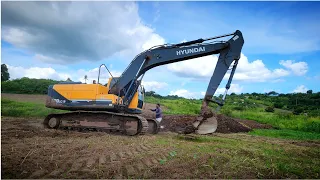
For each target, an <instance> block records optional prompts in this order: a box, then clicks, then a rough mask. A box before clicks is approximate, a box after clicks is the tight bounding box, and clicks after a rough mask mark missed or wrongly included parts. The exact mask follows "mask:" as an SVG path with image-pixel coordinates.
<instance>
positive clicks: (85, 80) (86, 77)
mask: <svg viewBox="0 0 320 180" xmlns="http://www.w3.org/2000/svg"><path fill="white" fill-rule="evenodd" d="M87 80H88V76H87V75H84V82H85V83H87Z"/></svg>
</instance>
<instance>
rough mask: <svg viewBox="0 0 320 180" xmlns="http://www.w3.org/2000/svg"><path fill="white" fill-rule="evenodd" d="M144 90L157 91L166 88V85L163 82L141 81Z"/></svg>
mask: <svg viewBox="0 0 320 180" xmlns="http://www.w3.org/2000/svg"><path fill="white" fill-rule="evenodd" d="M141 84H142V85H143V86H144V88H145V90H146V91H155V92H157V91H158V90H160V89H163V88H166V87H167V86H168V84H167V83H165V82H157V81H142V83H141Z"/></svg>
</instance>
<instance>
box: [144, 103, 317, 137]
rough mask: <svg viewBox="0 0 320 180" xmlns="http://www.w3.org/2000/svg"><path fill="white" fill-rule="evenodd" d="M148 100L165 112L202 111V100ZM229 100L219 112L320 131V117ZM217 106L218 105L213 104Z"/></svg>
mask: <svg viewBox="0 0 320 180" xmlns="http://www.w3.org/2000/svg"><path fill="white" fill-rule="evenodd" d="M146 102H149V103H160V104H162V105H163V106H165V107H166V108H167V110H164V114H188V115H197V114H199V113H200V108H201V101H200V100H188V99H177V100H168V99H159V98H154V97H146ZM232 102H234V100H233V101H230V100H229V101H227V103H226V105H225V106H223V107H222V108H221V110H220V111H219V113H222V114H225V115H227V116H230V117H234V118H239V119H248V120H255V121H257V122H260V123H265V124H270V125H272V126H273V127H274V128H276V129H289V130H299V131H305V132H316V133H320V117H308V116H305V115H293V114H292V113H291V112H290V111H283V110H281V109H276V110H275V112H274V113H272V112H265V110H264V106H263V105H261V104H257V102H255V101H252V100H248V101H244V102H240V103H239V102H237V103H236V104H234V103H232ZM212 107H216V105H212Z"/></svg>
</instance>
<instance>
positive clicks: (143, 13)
mask: <svg viewBox="0 0 320 180" xmlns="http://www.w3.org/2000/svg"><path fill="white" fill-rule="evenodd" d="M1 3H2V4H1V11H2V13H1V64H3V63H4V64H6V65H7V66H8V69H9V73H10V79H15V78H21V77H29V78H49V79H55V80H66V79H67V78H70V79H71V80H73V81H81V82H85V80H84V76H85V75H87V76H88V80H87V83H92V81H93V80H94V79H96V80H97V77H98V68H99V66H100V65H101V64H105V65H106V66H107V67H108V68H109V70H110V71H111V73H112V75H113V76H120V75H121V73H122V72H123V71H124V70H125V69H126V68H127V66H128V65H129V64H130V62H131V61H132V60H133V59H134V57H135V56H136V55H138V54H139V53H141V52H142V51H144V50H146V49H149V48H150V47H152V46H155V45H161V44H165V43H180V42H183V41H190V40H195V39H199V38H209V37H213V36H218V35H222V34H227V33H232V32H234V31H236V30H240V31H241V32H242V33H243V36H244V41H245V43H244V46H243V49H242V54H241V58H240V60H239V64H238V68H237V70H236V73H235V76H234V78H233V81H232V84H231V88H230V89H229V91H228V94H230V93H233V92H234V93H236V94H239V93H252V92H257V93H265V92H269V91H276V92H278V93H297V92H306V91H307V90H309V89H311V90H313V92H318V91H320V85H319V84H320V71H319V69H320V61H319V57H320V36H319V32H320V23H319V19H320V11H319V9H320V2H276V1H272V2H235V1H231V2H209V1H206V2H189V1H188V2H182V1H178V2H170V1H166V2H165V1H160V2H156V1H138V2H129V1H124V2H101V1H95V2H83V1H82V2H81V1H80V2H63V1H59V2H40V1H39V2H36V1H35V2H17V1H12V2H8V1H7V2H1ZM218 56H219V54H216V55H209V56H205V57H200V58H196V59H191V60H186V61H182V62H178V63H172V64H168V65H163V66H158V67H155V68H153V69H151V70H149V71H147V73H146V74H145V76H144V78H143V85H144V87H145V88H146V90H147V91H151V90H152V91H155V92H156V93H158V94H161V95H178V96H182V97H186V98H203V96H204V94H205V91H206V90H207V87H208V83H209V80H210V78H211V75H212V73H213V70H214V68H215V64H216V62H217V59H218ZM109 77H110V75H109V73H108V72H107V71H106V70H105V69H102V70H101V77H100V81H101V82H102V83H104V82H107V80H108V78H109ZM227 78H228V76H225V78H224V80H223V81H222V82H221V84H220V86H219V88H218V89H217V91H216V94H215V95H218V94H222V93H223V92H224V90H225V85H226V82H227Z"/></svg>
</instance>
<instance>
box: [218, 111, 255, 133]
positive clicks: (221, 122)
mask: <svg viewBox="0 0 320 180" xmlns="http://www.w3.org/2000/svg"><path fill="white" fill-rule="evenodd" d="M217 120H218V128H217V131H216V132H217V133H237V132H249V131H250V130H251V128H250V127H248V126H246V125H244V124H241V123H239V122H238V121H236V120H235V119H233V118H231V117H227V116H224V115H222V114H219V115H217Z"/></svg>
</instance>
